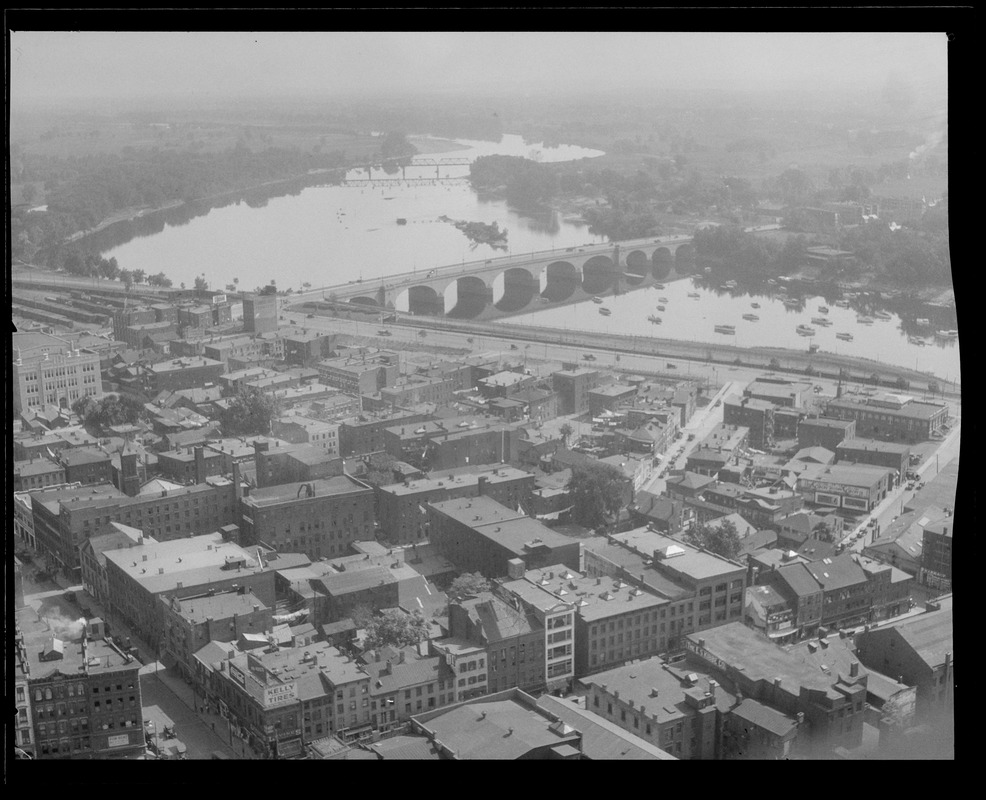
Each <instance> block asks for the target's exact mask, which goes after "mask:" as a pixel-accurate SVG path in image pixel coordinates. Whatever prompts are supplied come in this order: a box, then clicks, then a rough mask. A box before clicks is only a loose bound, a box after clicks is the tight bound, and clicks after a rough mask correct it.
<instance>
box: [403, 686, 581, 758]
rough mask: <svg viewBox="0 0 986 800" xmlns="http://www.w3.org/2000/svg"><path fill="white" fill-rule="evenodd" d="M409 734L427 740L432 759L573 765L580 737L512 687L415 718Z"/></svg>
mask: <svg viewBox="0 0 986 800" xmlns="http://www.w3.org/2000/svg"><path fill="white" fill-rule="evenodd" d="M411 730H412V732H413V733H415V734H417V735H418V736H420V737H423V739H422V741H424V742H429V743H430V747H429V749H428V752H429V753H431V755H430V756H422V757H431V758H434V759H436V760H455V761H459V760H473V759H482V760H484V761H516V760H518V759H525V760H558V759H561V760H565V761H577V760H579V759H581V756H582V734H581V732H579V731H578V730H575V729H574V728H572V727H571V726H570V725H567V724H566V723H565V722H563V721H562V720H560V719H558V718H557V717H555V716H554V715H553V714H549V713H548V712H546V711H544V710H542V709H541V708H540V707H539V706H538V704H537V701H536V700H535V699H534V698H533V697H531V696H530V695H528V694H526V693H525V692H522V691H520V690H519V689H511V690H509V691H505V692H499V693H498V694H493V695H488V696H486V697H482V698H478V699H476V700H471V701H469V702H466V703H460V704H458V705H455V706H452V707H450V708H444V709H436V710H435V711H431V712H426V713H424V714H420V715H418V716H415V717H413V718H412V719H411Z"/></svg>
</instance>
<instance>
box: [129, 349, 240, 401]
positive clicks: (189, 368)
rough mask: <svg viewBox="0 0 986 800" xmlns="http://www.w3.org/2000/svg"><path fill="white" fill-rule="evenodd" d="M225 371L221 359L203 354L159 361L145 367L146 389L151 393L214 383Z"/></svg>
mask: <svg viewBox="0 0 986 800" xmlns="http://www.w3.org/2000/svg"><path fill="white" fill-rule="evenodd" d="M225 371H226V365H225V364H224V363H223V362H222V361H216V360H215V359H212V358H205V357H204V356H191V357H184V358H175V359H171V360H169V361H161V362H159V363H157V364H151V365H149V366H148V367H147V371H146V376H147V390H148V391H149V392H150V393H151V394H157V393H158V392H161V391H164V390H168V391H171V392H174V391H177V390H178V389H194V388H197V387H199V386H205V385H206V384H208V383H216V382H217V381H218V380H219V376H220V375H222V374H223V373H224V372H225Z"/></svg>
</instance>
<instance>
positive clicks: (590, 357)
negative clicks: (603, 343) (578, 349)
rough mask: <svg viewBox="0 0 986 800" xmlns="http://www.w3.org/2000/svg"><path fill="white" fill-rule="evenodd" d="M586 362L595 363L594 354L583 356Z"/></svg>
mask: <svg viewBox="0 0 986 800" xmlns="http://www.w3.org/2000/svg"><path fill="white" fill-rule="evenodd" d="M582 358H584V359H585V360H586V361H595V360H596V357H595V356H594V355H593V354H592V353H586V354H585V355H583V356H582Z"/></svg>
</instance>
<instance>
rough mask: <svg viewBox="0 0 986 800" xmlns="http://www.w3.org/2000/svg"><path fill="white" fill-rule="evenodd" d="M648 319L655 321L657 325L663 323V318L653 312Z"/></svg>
mask: <svg viewBox="0 0 986 800" xmlns="http://www.w3.org/2000/svg"><path fill="white" fill-rule="evenodd" d="M647 321H648V322H653V323H654V324H655V325H660V324H661V318H660V317H658V316H655V315H654V314H651V315H650V316H649V317H647Z"/></svg>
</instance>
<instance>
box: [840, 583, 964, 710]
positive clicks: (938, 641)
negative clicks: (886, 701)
mask: <svg viewBox="0 0 986 800" xmlns="http://www.w3.org/2000/svg"><path fill="white" fill-rule="evenodd" d="M953 648H954V645H953V643H952V598H951V595H947V596H945V597H942V598H939V599H938V600H937V601H934V602H933V603H929V604H928V610H927V612H926V613H924V614H920V615H918V616H916V617H909V618H907V619H904V620H901V621H899V622H893V623H890V624H888V625H881V626H880V627H878V628H870V629H868V630H864V631H861V632H860V633H857V634H856V652H857V654H858V655H859V660H860V661H862V662H863V663H864V664H865V665H866V666H867V667H869V668H870V669H874V670H877V671H879V672H882V673H883V674H885V675H889V676H891V677H896V678H897V679H898V680H899V681H900V682H901V683H904V684H906V685H908V686H915V687H917V715H918V717H919V718H923V719H929V718H934V717H935V716H937V715H940V714H945V715H950V714H951V713H952V712H953V708H954V692H955V674H954V670H955V656H954V649H953Z"/></svg>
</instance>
